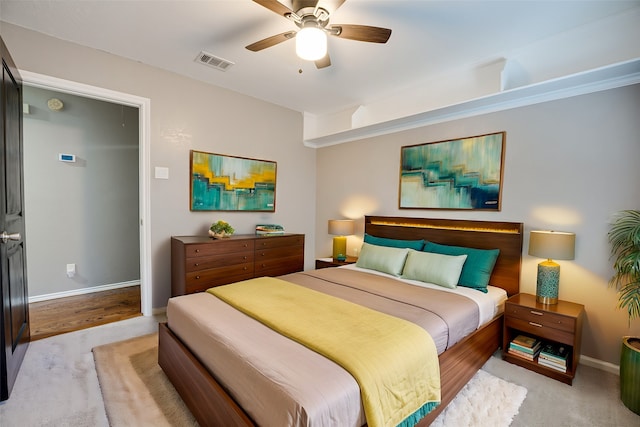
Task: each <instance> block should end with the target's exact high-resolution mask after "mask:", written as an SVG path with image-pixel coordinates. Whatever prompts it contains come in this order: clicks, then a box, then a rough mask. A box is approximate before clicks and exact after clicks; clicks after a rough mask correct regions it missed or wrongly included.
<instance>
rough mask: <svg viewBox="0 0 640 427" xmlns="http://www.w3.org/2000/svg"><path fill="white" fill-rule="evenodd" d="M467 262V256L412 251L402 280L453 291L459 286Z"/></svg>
mask: <svg viewBox="0 0 640 427" xmlns="http://www.w3.org/2000/svg"><path fill="white" fill-rule="evenodd" d="M466 260H467V256H466V255H455V256H454V255H442V254H436V253H433V252H418V251H415V250H413V249H411V250H410V251H409V254H408V255H407V260H406V262H405V265H404V270H403V271H402V278H403V279H411V280H419V281H421V282H426V283H433V284H436V285H439V286H444V287H445V288H450V289H453V288H455V287H456V285H457V284H458V280H459V279H460V273H462V267H463V266H464V262H465V261H466Z"/></svg>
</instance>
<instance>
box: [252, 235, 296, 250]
mask: <svg viewBox="0 0 640 427" xmlns="http://www.w3.org/2000/svg"><path fill="white" fill-rule="evenodd" d="M255 243H256V246H255V249H256V251H257V250H262V249H272V248H280V247H283V246H298V247H299V246H304V235H295V236H269V237H259V238H257V239H256V240H255Z"/></svg>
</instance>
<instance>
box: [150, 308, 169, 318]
mask: <svg viewBox="0 0 640 427" xmlns="http://www.w3.org/2000/svg"><path fill="white" fill-rule="evenodd" d="M151 314H152V315H153V316H164V315H166V314H167V307H159V308H154V309H152V310H151Z"/></svg>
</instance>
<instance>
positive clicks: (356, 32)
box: [246, 0, 391, 68]
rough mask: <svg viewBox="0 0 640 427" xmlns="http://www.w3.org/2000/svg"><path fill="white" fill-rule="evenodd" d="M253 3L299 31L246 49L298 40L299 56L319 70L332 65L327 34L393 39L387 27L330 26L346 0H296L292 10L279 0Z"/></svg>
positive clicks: (382, 40) (364, 39) (375, 40)
mask: <svg viewBox="0 0 640 427" xmlns="http://www.w3.org/2000/svg"><path fill="white" fill-rule="evenodd" d="M253 1H254V2H256V3H258V4H259V5H261V6H263V7H266V8H267V9H269V10H271V11H273V12H275V13H277V14H278V15H281V16H284V17H285V18H287V19H289V20H291V21H293V22H294V23H295V24H296V25H297V26H298V28H299V30H298V31H285V32H284V33H280V34H276V35H274V36H271V37H267V38H266V39H262V40H259V41H257V42H255V43H252V44H250V45H248V46H246V48H247V49H249V50H251V51H253V52H258V51H260V50H262V49H266V48H268V47H271V46H275V45H277V44H278V43H282V42H284V41H287V40H289V39H292V38H294V37H295V38H296V53H297V54H298V56H300V57H301V58H302V59H306V60H309V61H314V62H315V64H316V67H317V68H325V67H328V66H329V65H331V59H330V58H329V54H328V53H327V35H330V36H335V37H340V38H343V39H350V40H357V41H362V42H371V43H386V42H387V40H389V37H390V36H391V30H389V29H387V28H380V27H370V26H368V25H352V24H334V25H329V18H330V15H331V13H333V12H335V11H336V10H337V9H338V8H339V7H340V6H342V4H343V3H344V2H345V1H346V0H293V1H292V5H293V9H289V8H288V7H287V6H285V5H283V4H282V3H280V2H279V1H277V0H253ZM294 11H295V12H294Z"/></svg>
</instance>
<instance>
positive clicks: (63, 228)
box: [23, 86, 140, 297]
mask: <svg viewBox="0 0 640 427" xmlns="http://www.w3.org/2000/svg"><path fill="white" fill-rule="evenodd" d="M54 97H55V98H58V99H60V100H62V101H63V103H64V107H63V109H62V110H61V111H57V112H56V111H51V110H49V108H47V101H48V100H49V99H51V98H54ZM23 102H24V103H26V104H29V114H25V115H24V120H23V128H24V132H23V135H24V187H25V188H24V191H25V213H26V214H25V219H26V236H27V271H28V277H29V297H42V296H43V295H49V294H61V293H62V294H63V295H64V292H73V291H74V290H79V289H85V288H90V287H94V286H103V285H117V284H126V283H128V282H133V283H136V282H137V281H138V280H140V243H139V232H138V218H139V207H138V187H139V185H138V157H139V150H138V110H137V108H132V107H126V106H120V105H116V104H112V103H109V102H104V101H98V100H95V99H88V98H83V97H79V96H75V95H71V94H66V93H56V92H53V91H50V90H44V89H40V88H32V87H27V86H25V87H24V90H23ZM59 153H65V154H74V155H75V156H76V162H74V163H64V162H60V161H58V154H59ZM67 264H75V265H76V274H75V275H74V276H73V277H67V274H66V265H67Z"/></svg>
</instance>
